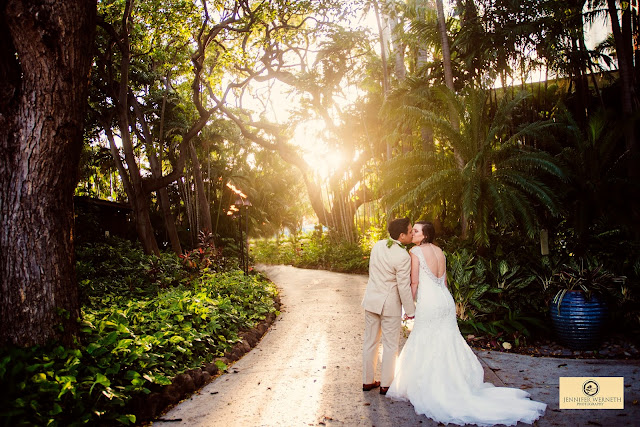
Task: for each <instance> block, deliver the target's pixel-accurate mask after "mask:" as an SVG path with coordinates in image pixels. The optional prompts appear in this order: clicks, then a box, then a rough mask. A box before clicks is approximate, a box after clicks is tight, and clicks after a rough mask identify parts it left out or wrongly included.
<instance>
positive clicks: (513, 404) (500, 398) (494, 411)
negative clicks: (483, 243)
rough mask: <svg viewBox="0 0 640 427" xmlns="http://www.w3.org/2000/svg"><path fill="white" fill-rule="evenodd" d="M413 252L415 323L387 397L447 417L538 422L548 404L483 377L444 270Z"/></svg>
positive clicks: (420, 411) (470, 420)
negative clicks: (417, 263) (417, 270)
mask: <svg viewBox="0 0 640 427" xmlns="http://www.w3.org/2000/svg"><path fill="white" fill-rule="evenodd" d="M411 252H412V253H414V254H415V255H416V256H417V257H418V259H419V260H420V273H419V285H418V300H417V304H416V315H415V323H414V326H413V330H412V332H411V334H410V335H409V338H408V339H407V342H406V343H405V345H404V348H403V349H402V352H401V353H400V356H399V358H398V361H397V365H396V366H397V368H396V374H395V377H394V380H393V382H392V384H391V387H390V388H389V391H388V392H387V397H390V398H393V399H398V400H409V401H410V402H411V403H412V404H413V406H414V408H415V411H416V412H417V413H418V414H424V415H426V416H427V417H429V418H431V419H433V420H435V421H439V422H443V423H452V424H458V425H464V424H477V425H480V426H490V425H496V424H506V425H515V424H517V423H518V422H519V421H520V422H524V423H529V424H531V423H533V421H535V420H536V419H538V418H539V417H540V416H541V415H542V414H544V411H545V409H546V406H547V405H546V404H544V403H541V402H536V401H532V400H530V399H529V393H527V392H525V391H523V390H520V389H515V388H508V387H495V386H494V385H493V384H490V383H485V382H484V381H483V379H484V371H483V369H482V366H481V365H480V362H479V361H478V359H477V357H476V356H475V354H474V353H473V351H471V348H469V346H468V345H467V343H466V341H465V340H464V338H463V337H462V335H461V334H460V330H459V329H458V324H457V322H456V309H455V303H454V301H453V298H452V296H451V293H449V290H448V289H447V287H446V286H445V283H444V277H445V276H444V275H443V276H442V277H436V276H435V275H434V274H433V272H432V271H431V270H430V269H429V267H428V266H427V264H426V261H425V258H424V256H423V254H422V250H421V249H420V248H419V247H414V248H412V249H411ZM445 275H446V273H445Z"/></svg>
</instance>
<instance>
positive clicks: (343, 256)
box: [251, 233, 371, 273]
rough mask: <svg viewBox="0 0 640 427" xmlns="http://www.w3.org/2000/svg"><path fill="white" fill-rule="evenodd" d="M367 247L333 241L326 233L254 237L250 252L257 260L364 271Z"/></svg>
mask: <svg viewBox="0 0 640 427" xmlns="http://www.w3.org/2000/svg"><path fill="white" fill-rule="evenodd" d="M370 249H371V248H370V247H363V246H362V245H359V244H357V243H350V242H346V241H335V240H332V239H331V237H330V236H329V235H327V234H322V235H319V234H318V233H311V234H307V235H305V236H303V237H301V238H299V239H298V238H291V239H287V240H283V241H279V240H266V239H265V240H254V241H252V243H251V254H252V255H253V257H254V259H255V261H256V262H257V263H267V264H290V265H293V266H296V267H302V268H318V269H324V270H330V271H341V272H349V273H366V272H367V271H368V269H369V252H370Z"/></svg>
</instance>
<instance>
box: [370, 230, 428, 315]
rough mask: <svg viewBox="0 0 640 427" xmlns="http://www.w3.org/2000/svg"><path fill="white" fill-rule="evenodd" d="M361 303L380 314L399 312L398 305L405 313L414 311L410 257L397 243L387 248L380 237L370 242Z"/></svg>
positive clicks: (385, 242) (409, 313) (384, 241)
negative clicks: (366, 276) (366, 279)
mask: <svg viewBox="0 0 640 427" xmlns="http://www.w3.org/2000/svg"><path fill="white" fill-rule="evenodd" d="M362 306H363V307H364V309H365V310H367V311H370V312H372V313H376V314H381V315H383V316H401V315H402V306H404V311H405V313H406V314H407V315H408V316H413V315H414V314H415V311H416V307H415V304H414V302H413V296H412V295H411V257H410V256H409V254H408V253H407V251H406V250H404V249H402V248H401V247H400V246H399V245H398V244H396V243H394V244H393V245H392V246H391V247H390V248H389V247H387V240H381V241H379V242H378V243H376V244H375V245H373V248H372V249H371V257H370V258H369V282H368V283H367V288H366V290H365V292H364V299H363V300H362Z"/></svg>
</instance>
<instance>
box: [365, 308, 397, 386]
mask: <svg viewBox="0 0 640 427" xmlns="http://www.w3.org/2000/svg"><path fill="white" fill-rule="evenodd" d="M364 322H365V327H364V343H363V346H362V367H363V369H362V374H363V381H362V383H363V384H371V383H373V381H374V375H375V371H376V365H377V363H378V346H379V344H380V338H381V337H382V376H381V378H380V386H381V387H389V386H390V385H391V382H392V381H393V376H394V375H395V370H396V359H397V357H398V341H399V340H400V330H401V329H402V328H401V317H400V316H382V315H380V314H376V313H372V312H370V311H367V310H365V311H364Z"/></svg>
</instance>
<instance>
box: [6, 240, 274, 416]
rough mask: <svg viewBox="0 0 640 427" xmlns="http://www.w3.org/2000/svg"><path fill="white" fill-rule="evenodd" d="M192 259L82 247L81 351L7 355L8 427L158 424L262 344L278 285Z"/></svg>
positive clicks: (124, 245)
mask: <svg viewBox="0 0 640 427" xmlns="http://www.w3.org/2000/svg"><path fill="white" fill-rule="evenodd" d="M189 258H190V257H189V256H187V257H185V258H184V259H183V262H182V263H181V262H180V260H179V258H178V257H176V256H175V255H172V254H162V255H161V256H160V257H156V256H146V255H144V254H143V253H142V251H141V250H140V249H138V248H135V247H133V246H132V245H131V244H130V243H129V242H127V241H123V240H117V239H112V240H111V241H110V242H109V243H108V244H105V243H101V244H93V245H87V246H84V247H80V248H78V251H77V259H78V261H77V265H78V275H79V282H80V292H81V300H82V301H83V307H82V319H81V320H80V322H81V333H80V335H79V336H78V337H77V341H76V345H75V346H72V347H65V346H62V345H58V344H52V345H50V346H46V347H32V348H26V349H19V348H10V349H3V351H2V354H0V383H1V384H2V389H3V399H2V403H1V404H0V419H1V420H2V424H4V425H74V424H84V423H90V424H110V425H111V424H119V423H120V424H133V423H136V422H139V421H141V420H144V419H152V418H153V417H154V416H156V415H157V414H158V413H159V411H161V410H162V409H163V408H164V407H166V406H167V405H169V404H172V403H176V402H177V401H178V400H179V399H181V398H183V397H184V396H185V394H187V393H190V392H193V391H194V390H195V389H196V388H199V387H200V386H202V385H203V384H204V383H206V382H207V381H209V380H210V378H211V376H212V375H215V374H216V373H217V372H219V371H220V370H224V369H226V365H227V364H228V363H230V362H232V361H234V360H237V359H238V358H239V357H240V356H241V355H242V354H243V353H244V352H246V351H248V350H249V349H250V348H251V347H252V346H254V345H255V344H256V343H257V341H258V340H259V339H260V337H261V336H262V334H264V332H265V331H266V329H267V327H268V325H269V324H270V322H272V321H273V320H274V318H275V316H276V315H277V313H278V311H277V309H278V307H279V303H278V302H277V290H276V288H275V287H274V286H273V284H271V283H270V282H269V281H268V280H266V279H265V278H264V277H262V276H260V275H258V274H253V275H250V276H245V275H243V274H242V272H240V271H238V270H234V269H232V268H230V269H229V270H225V269H220V270H218V271H216V270H215V269H209V268H203V269H199V268H194V265H193V264H189V263H188V262H185V261H187V260H188V259H189ZM191 258H192V257H191ZM218 261H219V260H218ZM210 265H211V266H216V265H217V266H219V265H221V263H220V262H217V263H210Z"/></svg>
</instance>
